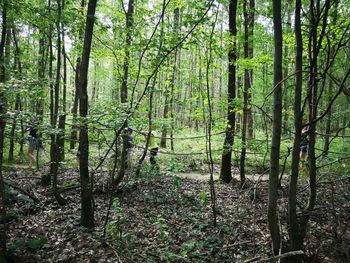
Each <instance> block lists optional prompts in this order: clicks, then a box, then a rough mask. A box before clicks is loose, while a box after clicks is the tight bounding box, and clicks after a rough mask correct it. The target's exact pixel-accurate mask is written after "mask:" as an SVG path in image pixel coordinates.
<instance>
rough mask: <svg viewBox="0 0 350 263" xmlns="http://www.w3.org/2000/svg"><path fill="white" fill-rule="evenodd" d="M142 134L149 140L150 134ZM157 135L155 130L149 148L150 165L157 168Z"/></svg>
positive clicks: (152, 132) (151, 135)
mask: <svg viewBox="0 0 350 263" xmlns="http://www.w3.org/2000/svg"><path fill="white" fill-rule="evenodd" d="M142 134H143V135H144V136H145V137H146V138H147V137H148V132H142ZM156 136H157V133H156V132H155V131H154V130H153V131H151V134H150V138H149V148H150V151H151V156H150V159H149V160H150V163H151V164H152V165H153V166H155V165H157V154H158V143H157V138H156Z"/></svg>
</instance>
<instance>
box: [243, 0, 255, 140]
mask: <svg viewBox="0 0 350 263" xmlns="http://www.w3.org/2000/svg"><path fill="white" fill-rule="evenodd" d="M245 1H248V0H245ZM246 12H247V14H246V19H247V29H246V30H247V32H246V33H247V34H246V33H245V34H246V40H245V44H246V45H247V46H246V49H247V54H246V55H247V58H249V59H252V58H253V51H254V48H253V47H254V44H253V37H254V23H255V16H254V12H255V0H249V9H248V10H246ZM246 81H247V105H248V107H247V109H246V113H247V116H246V118H247V120H246V122H247V137H248V138H253V136H254V119H253V112H252V107H251V106H250V101H251V98H252V93H251V89H252V87H253V67H250V68H249V69H247V76H246V77H245V80H244V82H246ZM244 85H246V84H244Z"/></svg>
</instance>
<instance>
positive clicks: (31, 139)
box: [28, 127, 39, 168]
mask: <svg viewBox="0 0 350 263" xmlns="http://www.w3.org/2000/svg"><path fill="white" fill-rule="evenodd" d="M38 145H39V144H38V134H37V130H36V128H34V127H30V129H29V136H28V157H29V168H32V165H33V164H34V163H35V161H36V158H35V154H34V152H35V151H37V150H38Z"/></svg>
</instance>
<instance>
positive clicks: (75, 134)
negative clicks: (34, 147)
mask: <svg viewBox="0 0 350 263" xmlns="http://www.w3.org/2000/svg"><path fill="white" fill-rule="evenodd" d="M80 8H81V10H84V8H85V0H81V2H80ZM81 15H84V12H83V11H81ZM83 34H84V31H83V28H80V30H79V41H80V42H82V41H83ZM80 60H81V58H80V57H77V60H76V62H75V91H74V101H73V107H72V115H73V121H72V131H71V134H70V146H69V148H70V149H71V150H73V149H74V148H75V143H76V142H77V140H78V125H77V116H78V107H79V100H80V99H79V95H80V91H79V87H80V84H79V79H80V76H79V74H80V71H79V68H80V62H81V61H80Z"/></svg>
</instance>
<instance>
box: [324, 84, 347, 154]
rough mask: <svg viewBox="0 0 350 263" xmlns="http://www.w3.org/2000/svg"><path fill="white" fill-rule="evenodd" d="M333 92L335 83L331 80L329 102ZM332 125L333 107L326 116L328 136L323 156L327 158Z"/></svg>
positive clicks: (325, 140)
mask: <svg viewBox="0 0 350 263" xmlns="http://www.w3.org/2000/svg"><path fill="white" fill-rule="evenodd" d="M332 91H333V81H332V80H331V79H330V80H329V86H328V99H329V101H330V100H331V98H332ZM331 125H332V107H331V108H330V109H329V111H328V113H327V116H326V129H325V133H326V135H325V137H324V145H323V154H324V155H325V156H327V155H328V152H329V144H330V140H329V138H330V133H331ZM344 127H345V126H344ZM344 130H345V129H344Z"/></svg>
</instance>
